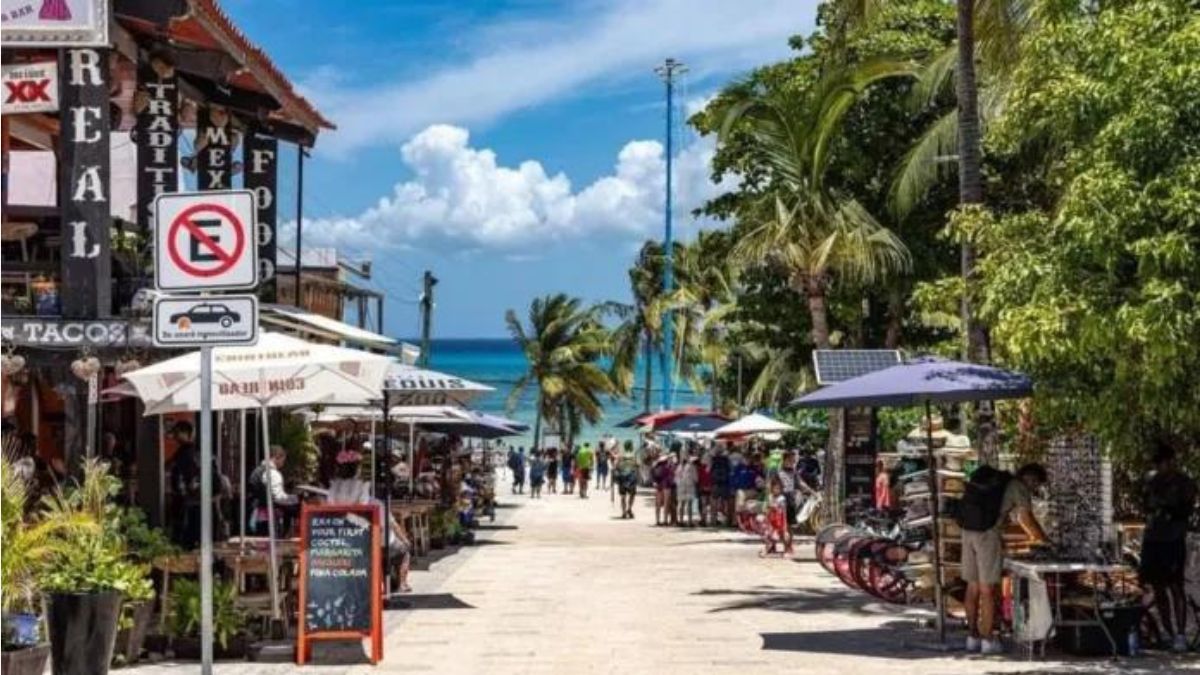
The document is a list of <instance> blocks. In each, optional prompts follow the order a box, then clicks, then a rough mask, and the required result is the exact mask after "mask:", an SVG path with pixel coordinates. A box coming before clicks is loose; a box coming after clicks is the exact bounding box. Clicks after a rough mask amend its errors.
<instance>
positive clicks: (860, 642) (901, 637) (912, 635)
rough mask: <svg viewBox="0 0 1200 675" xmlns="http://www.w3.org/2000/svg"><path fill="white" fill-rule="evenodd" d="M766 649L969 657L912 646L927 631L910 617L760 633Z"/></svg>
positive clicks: (904, 657) (874, 654)
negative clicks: (839, 627)
mask: <svg viewBox="0 0 1200 675" xmlns="http://www.w3.org/2000/svg"><path fill="white" fill-rule="evenodd" d="M760 635H761V636H762V639H763V647H762V648H763V649H764V650H766V651H787V652H808V653H813V654H836V655H839V656H869V657H878V658H887V659H914V660H915V659H931V658H938V659H940V658H947V657H950V658H967V656H966V654H965V653H962V652H959V653H957V654H955V653H954V652H949V653H946V652H940V651H933V650H925V649H917V648H914V647H913V646H912V643H913V642H918V641H920V640H921V639H922V638H924V639H926V640H927V639H928V637H929V634H928V633H918V632H917V630H916V629H915V628H914V627H913V623H912V622H911V621H889V622H888V623H885V624H884V625H882V626H879V627H877V628H856V629H849V630H831V631H814V632H811V633H760Z"/></svg>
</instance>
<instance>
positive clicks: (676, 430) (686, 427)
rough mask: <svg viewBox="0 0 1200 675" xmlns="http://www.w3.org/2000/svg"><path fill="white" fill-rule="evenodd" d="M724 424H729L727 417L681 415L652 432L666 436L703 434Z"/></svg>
mask: <svg viewBox="0 0 1200 675" xmlns="http://www.w3.org/2000/svg"><path fill="white" fill-rule="evenodd" d="M726 424H729V418H727V417H723V416H721V415H718V414H716V413H699V414H688V415H682V416H680V417H677V418H675V419H673V420H671V421H670V422H666V423H664V424H663V425H662V426H659V427H655V429H654V430H655V431H661V432H664V433H668V434H681V433H690V434H697V433H699V434H704V433H711V432H714V431H716V430H717V429H720V428H721V427H723V426H725V425H726Z"/></svg>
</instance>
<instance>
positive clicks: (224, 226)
mask: <svg viewBox="0 0 1200 675" xmlns="http://www.w3.org/2000/svg"><path fill="white" fill-rule="evenodd" d="M154 222H155V227H154V239H155V245H154V281H155V286H157V287H158V289H159V290H162V291H216V290H244V289H252V288H254V287H255V286H257V285H258V243H257V240H256V236H257V235H256V233H257V226H256V223H255V208H254V193H253V192H250V191H249V190H225V191H220V192H176V193H169V194H162V195H159V196H158V197H157V198H155V200H154Z"/></svg>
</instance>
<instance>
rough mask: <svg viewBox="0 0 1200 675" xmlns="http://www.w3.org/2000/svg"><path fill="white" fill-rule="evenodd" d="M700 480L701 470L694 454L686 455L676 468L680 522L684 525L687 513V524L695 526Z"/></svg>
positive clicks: (676, 491) (676, 489) (676, 490)
mask: <svg viewBox="0 0 1200 675" xmlns="http://www.w3.org/2000/svg"><path fill="white" fill-rule="evenodd" d="M698 482H699V472H698V468H697V466H696V457H695V456H694V455H691V454H689V455H685V456H684V457H683V461H681V462H680V463H679V466H677V467H676V468H675V493H676V495H677V499H678V508H679V515H678V522H679V524H680V525H683V519H684V515H685V514H686V515H687V526H688V527H693V526H695V524H696V520H695V510H694V508H695V506H694V505H695V503H696V494H697V492H696V487H697V483H698Z"/></svg>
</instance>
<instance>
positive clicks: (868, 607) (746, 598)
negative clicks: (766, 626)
mask: <svg viewBox="0 0 1200 675" xmlns="http://www.w3.org/2000/svg"><path fill="white" fill-rule="evenodd" d="M692 595H699V596H727V597H729V598H730V600H731V602H729V603H727V604H724V605H721V606H720V607H714V608H712V609H710V610H708V611H709V613H717V612H732V611H738V610H745V609H765V610H770V611H775V612H795V613H798V614H803V613H808V612H829V611H837V612H854V613H856V614H862V615H867V616H879V615H880V614H892V613H893V611H892V610H891V608H889V607H886V606H884V605H882V604H880V603H879V602H878V601H876V600H874V599H872V598H870V597H867V596H865V595H863V594H862V593H861V592H857V591H851V590H849V589H846V590H839V589H835V590H830V589H823V588H803V589H788V588H777V587H774V586H759V587H757V588H751V589H744V590H733V589H704V590H702V591H699V592H697V593H693V594H692Z"/></svg>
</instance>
